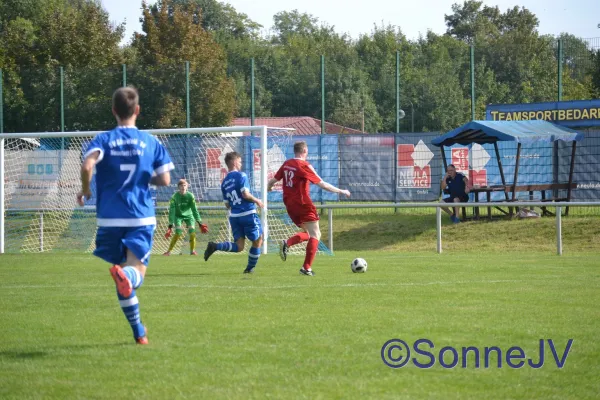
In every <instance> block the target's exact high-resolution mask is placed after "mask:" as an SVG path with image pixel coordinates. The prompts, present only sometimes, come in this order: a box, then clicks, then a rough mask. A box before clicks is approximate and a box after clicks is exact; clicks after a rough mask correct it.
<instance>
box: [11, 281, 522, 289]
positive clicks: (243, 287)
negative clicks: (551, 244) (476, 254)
mask: <svg viewBox="0 0 600 400" xmlns="http://www.w3.org/2000/svg"><path fill="white" fill-rule="evenodd" d="M519 282H522V283H525V281H523V280H515V279H512V280H485V281H447V282H445V281H434V282H403V283H377V282H373V283H342V284H327V285H320V286H315V285H276V286H244V285H243V284H240V285H237V286H232V285H197V284H187V285H185V284H184V285H182V284H176V283H173V284H170V283H166V284H155V285H153V284H146V285H145V287H147V288H149V287H151V288H156V287H158V288H160V287H165V288H167V287H174V288H201V289H242V290H244V289H300V288H308V287H315V288H320V287H327V288H336V287H339V288H343V287H358V288H360V287H372V286H435V285H440V286H442V285H468V284H494V283H519ZM0 288H1V289H60V288H70V289H74V288H82V289H83V288H85V289H89V288H98V289H105V288H106V286H104V285H103V286H100V285H0Z"/></svg>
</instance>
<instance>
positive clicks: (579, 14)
mask: <svg viewBox="0 0 600 400" xmlns="http://www.w3.org/2000/svg"><path fill="white" fill-rule="evenodd" d="M101 2H102V5H103V6H104V8H105V9H106V10H107V11H108V12H109V14H110V17H111V20H112V21H113V22H116V23H121V22H126V29H127V30H126V35H125V40H124V41H125V42H127V41H129V39H130V38H131V35H132V34H133V32H135V31H138V32H139V31H141V26H140V23H139V18H140V16H141V4H142V2H141V0H102V1H101ZM148 2H149V3H154V1H152V0H149V1H148ZM457 2H460V3H462V0H412V1H406V0H404V1H401V0H368V1H360V2H359V1H357V2H354V5H353V6H352V5H351V4H352V3H353V2H351V1H348V0H327V1H323V0H302V1H298V0H230V1H227V3H229V4H231V5H232V6H233V7H234V8H235V9H236V10H237V11H238V12H242V13H244V14H246V15H248V17H250V19H252V20H254V21H256V22H258V23H259V24H261V25H263V27H264V29H265V31H267V30H268V29H269V28H270V27H271V26H272V23H273V15H275V14H276V13H277V12H279V11H290V10H294V9H297V10H299V11H300V12H306V13H309V14H312V15H313V16H315V17H317V18H318V19H319V21H321V22H326V23H328V24H329V25H333V26H335V30H336V31H337V32H340V33H341V32H345V33H348V34H350V36H352V37H353V38H358V36H359V35H360V34H361V33H369V32H371V30H372V29H373V26H374V25H375V24H377V25H381V24H382V23H383V24H385V25H387V24H388V23H389V24H392V25H396V26H399V27H400V28H401V29H402V31H403V32H404V34H405V35H406V36H407V37H408V38H409V39H415V38H417V37H418V36H419V33H422V34H425V33H426V32H427V30H432V31H433V32H436V33H443V32H445V30H446V27H445V24H444V14H450V13H451V6H452V4H453V3H457ZM484 3H485V4H487V5H490V6H493V5H497V6H498V7H500V9H501V10H502V11H505V10H506V9H508V8H512V7H514V6H515V5H519V6H524V7H526V8H528V9H529V10H530V11H532V12H533V13H534V14H535V15H536V16H537V17H538V19H539V20H540V25H539V28H538V29H539V31H540V32H541V33H542V34H553V35H557V34H560V33H561V32H569V33H571V34H574V35H575V36H578V37H582V38H595V37H600V28H598V24H600V12H599V11H600V0H571V1H567V0H562V1H560V2H559V1H557V0H520V1H519V2H518V3H517V2H516V1H514V0H493V1H487V0H484Z"/></svg>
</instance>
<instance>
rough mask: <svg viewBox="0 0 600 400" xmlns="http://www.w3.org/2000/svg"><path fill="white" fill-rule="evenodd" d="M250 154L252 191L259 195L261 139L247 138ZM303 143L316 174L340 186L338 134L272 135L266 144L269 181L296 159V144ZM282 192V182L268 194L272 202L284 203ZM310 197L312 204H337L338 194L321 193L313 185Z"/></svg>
mask: <svg viewBox="0 0 600 400" xmlns="http://www.w3.org/2000/svg"><path fill="white" fill-rule="evenodd" d="M247 139H249V142H250V151H249V152H248V155H249V156H250V157H251V158H252V163H249V164H248V165H249V166H250V168H251V171H252V172H251V174H250V173H249V175H248V176H249V177H250V178H251V179H250V181H251V183H252V186H253V187H252V190H253V191H254V192H256V193H255V194H256V195H258V194H260V171H261V169H260V168H261V165H260V161H261V159H260V157H261V155H260V138H259V137H248V138H247ZM297 141H304V142H306V144H307V146H308V157H307V161H308V162H309V163H310V164H311V165H312V166H313V168H314V169H315V170H316V171H317V174H319V176H320V177H321V178H322V179H323V180H324V181H325V182H328V183H331V184H332V185H334V186H338V171H339V168H338V136H337V135H297V136H277V135H274V136H270V137H269V138H268V141H267V152H268V158H267V160H268V167H267V168H268V170H267V179H271V178H272V177H273V176H274V175H275V174H276V173H277V171H278V170H279V168H280V167H281V165H282V164H283V163H284V162H285V160H287V159H289V158H294V143H295V142H297ZM282 196H283V193H282V186H281V183H278V184H276V185H275V186H274V187H273V191H271V192H270V193H269V201H272V202H281V201H283V199H282ZM310 196H311V198H312V200H313V201H315V202H318V201H336V200H338V195H337V194H334V193H330V192H327V191H323V190H321V189H320V188H319V187H318V186H316V185H311V188H310Z"/></svg>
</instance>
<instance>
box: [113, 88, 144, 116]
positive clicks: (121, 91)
mask: <svg viewBox="0 0 600 400" xmlns="http://www.w3.org/2000/svg"><path fill="white" fill-rule="evenodd" d="M139 101H140V96H139V95H138V91H137V89H136V88H134V87H132V86H127V87H122V88H118V89H117V90H115V92H114V93H113V99H112V104H113V109H114V110H115V113H116V114H117V116H118V117H119V119H127V118H130V117H131V116H132V115H133V113H134V112H135V107H136V106H137V105H138V104H139Z"/></svg>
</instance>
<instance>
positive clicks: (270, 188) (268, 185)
mask: <svg viewBox="0 0 600 400" xmlns="http://www.w3.org/2000/svg"><path fill="white" fill-rule="evenodd" d="M277 182H279V180H278V179H275V178H271V179H269V182H268V183H267V192H270V191H271V190H273V186H275V184H276V183H277Z"/></svg>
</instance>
